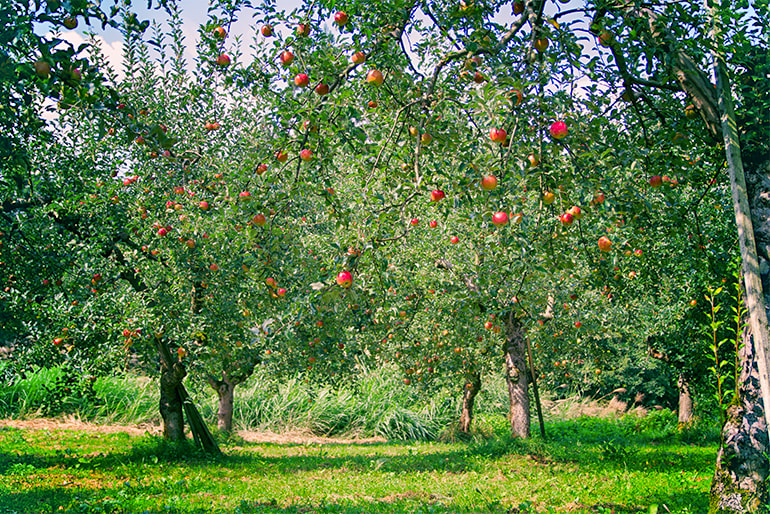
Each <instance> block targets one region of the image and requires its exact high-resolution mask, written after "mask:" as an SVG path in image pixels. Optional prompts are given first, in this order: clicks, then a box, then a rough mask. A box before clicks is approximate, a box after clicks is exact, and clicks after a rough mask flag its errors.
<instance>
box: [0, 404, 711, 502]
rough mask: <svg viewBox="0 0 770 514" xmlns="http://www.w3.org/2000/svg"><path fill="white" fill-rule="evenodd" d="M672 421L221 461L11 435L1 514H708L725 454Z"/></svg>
mask: <svg viewBox="0 0 770 514" xmlns="http://www.w3.org/2000/svg"><path fill="white" fill-rule="evenodd" d="M670 419H671V416H670V415H668V414H663V415H658V416H657V417H655V416H653V417H651V419H647V418H645V419H644V420H640V419H638V418H633V417H630V416H627V417H625V418H623V419H620V420H603V419H596V418H580V419H578V420H572V421H551V422H549V423H548V430H549V434H550V437H549V439H547V440H541V439H539V438H533V439H532V440H529V441H521V440H510V439H507V438H500V437H494V438H490V439H478V440H475V441H473V442H470V443H458V442H453V443H440V442H412V443H395V442H392V443H370V444H347V445H342V444H323V445H322V444H253V443H246V442H244V441H239V440H238V439H237V438H231V439H229V440H227V441H226V442H225V443H224V444H223V449H224V455H223V456H222V457H219V458H216V459H212V458H209V457H206V456H204V455H201V454H199V453H197V452H196V451H195V450H194V449H190V448H182V449H180V448H178V447H175V446H173V445H169V444H167V443H164V442H163V441H162V440H159V439H154V438H150V437H147V436H145V437H130V436H129V435H127V434H123V433H112V434H105V433H90V432H77V431H71V430H23V429H15V428H4V429H0V514H11V513H23V514H36V513H49V512H65V513H84V514H86V513H89V514H91V513H137V514H139V513H149V514H156V513H158V514H160V513H178V514H192V513H234V514H236V513H240V514H247V513H275V514H281V513H346V514H347V513H357V512H372V513H418V512H423V513H429V512H433V513H476V512H478V513H500V514H502V513H516V512H518V513H523V512H565V513H566V512H571V513H589V512H590V513H605V514H608V513H611V512H613V513H615V514H620V513H631V512H640V513H645V512H648V511H649V507H650V506H651V505H659V506H660V509H659V512H672V513H681V514H684V513H700V512H705V511H706V510H707V493H708V489H709V486H710V478H711V475H712V472H713V466H714V459H715V454H716V444H715V443H713V442H711V443H708V444H700V445H699V444H692V443H689V442H688V441H696V440H701V441H702V440H703V438H702V437H701V435H702V434H700V433H693V434H688V433H684V434H683V435H681V436H675V435H674V434H673V433H672V432H671V431H669V430H668V428H667V426H668V425H670ZM501 421H502V422H504V419H502V420H500V419H498V420H494V419H491V418H489V419H487V420H486V423H488V424H490V425H498V426H499V425H500V424H501V423H500V422H501ZM712 441H713V439H712ZM180 450H182V451H180ZM179 455H182V457H179ZM664 505H665V508H664V507H663V506H664Z"/></svg>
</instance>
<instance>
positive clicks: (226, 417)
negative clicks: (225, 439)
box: [208, 373, 238, 433]
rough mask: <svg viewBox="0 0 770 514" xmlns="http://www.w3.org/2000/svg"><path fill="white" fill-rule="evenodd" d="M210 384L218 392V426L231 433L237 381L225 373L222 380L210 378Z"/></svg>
mask: <svg viewBox="0 0 770 514" xmlns="http://www.w3.org/2000/svg"><path fill="white" fill-rule="evenodd" d="M208 383H209V385H210V386H211V387H212V388H213V389H214V390H215V391H216V392H217V398H218V399H219V407H218V409H217V428H218V429H219V430H221V431H222V432H227V433H230V432H231V431H232V429H233V399H234V397H235V386H236V385H238V383H237V382H235V381H233V380H231V379H230V377H229V376H228V374H227V373H223V377H222V380H216V379H214V378H213V377H209V379H208Z"/></svg>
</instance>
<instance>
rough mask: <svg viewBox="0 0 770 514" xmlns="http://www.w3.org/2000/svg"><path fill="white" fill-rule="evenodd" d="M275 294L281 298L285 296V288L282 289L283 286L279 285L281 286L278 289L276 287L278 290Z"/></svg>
mask: <svg viewBox="0 0 770 514" xmlns="http://www.w3.org/2000/svg"><path fill="white" fill-rule="evenodd" d="M276 294H277V295H278V296H280V297H281V298H283V297H284V296H286V289H284V288H283V287H281V288H279V289H278V291H276Z"/></svg>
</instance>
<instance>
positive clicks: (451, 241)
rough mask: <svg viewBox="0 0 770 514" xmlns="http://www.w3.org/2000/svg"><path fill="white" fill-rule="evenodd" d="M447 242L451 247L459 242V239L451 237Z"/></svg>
mask: <svg viewBox="0 0 770 514" xmlns="http://www.w3.org/2000/svg"><path fill="white" fill-rule="evenodd" d="M449 242H450V243H452V244H453V245H456V244H457V243H459V242H460V238H459V237H457V236H452V237H450V238H449Z"/></svg>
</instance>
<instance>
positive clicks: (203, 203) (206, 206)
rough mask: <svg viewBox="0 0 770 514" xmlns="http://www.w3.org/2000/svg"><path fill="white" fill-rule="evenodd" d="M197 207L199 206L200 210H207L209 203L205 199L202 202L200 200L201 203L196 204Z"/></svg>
mask: <svg viewBox="0 0 770 514" xmlns="http://www.w3.org/2000/svg"><path fill="white" fill-rule="evenodd" d="M198 207H200V209H201V210H202V211H207V210H208V208H209V203H208V202H206V201H203V202H201V203H199V204H198Z"/></svg>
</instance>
